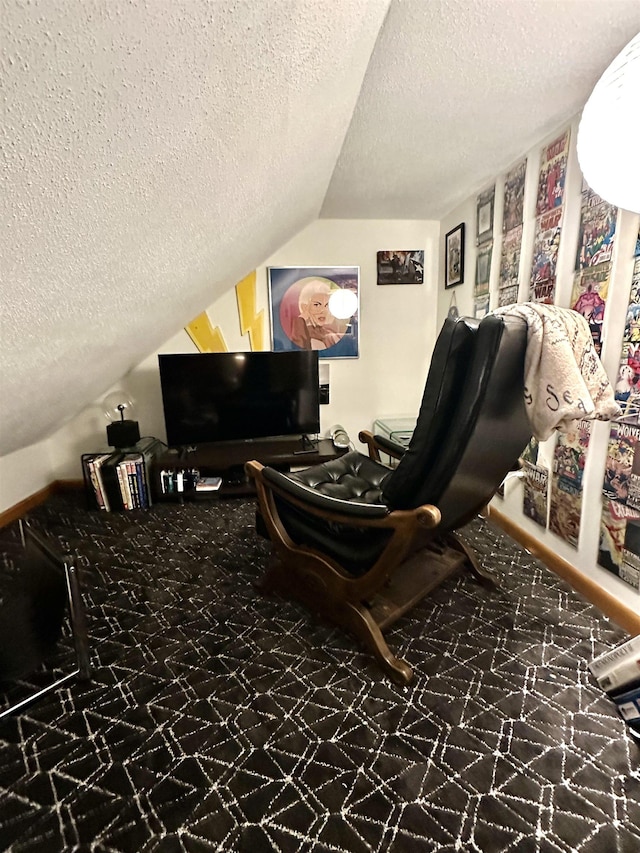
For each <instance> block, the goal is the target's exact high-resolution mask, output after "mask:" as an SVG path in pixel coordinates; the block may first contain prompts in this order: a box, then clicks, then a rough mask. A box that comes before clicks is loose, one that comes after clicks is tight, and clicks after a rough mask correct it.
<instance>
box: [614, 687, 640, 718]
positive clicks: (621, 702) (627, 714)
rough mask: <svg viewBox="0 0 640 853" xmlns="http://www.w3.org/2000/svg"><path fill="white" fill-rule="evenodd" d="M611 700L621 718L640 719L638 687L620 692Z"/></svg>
mask: <svg viewBox="0 0 640 853" xmlns="http://www.w3.org/2000/svg"><path fill="white" fill-rule="evenodd" d="M613 701H614V702H615V705H616V708H617V709H618V713H619V714H620V716H621V717H622V719H623V720H627V721H629V720H640V688H637V689H636V690H629V691H628V692H627V693H622V694H621V695H620V696H618V697H617V698H616V699H614V700H613Z"/></svg>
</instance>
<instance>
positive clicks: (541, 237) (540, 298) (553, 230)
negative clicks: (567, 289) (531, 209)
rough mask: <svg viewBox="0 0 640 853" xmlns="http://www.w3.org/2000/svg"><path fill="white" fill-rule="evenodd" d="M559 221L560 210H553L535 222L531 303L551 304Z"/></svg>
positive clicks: (559, 229)
mask: <svg viewBox="0 0 640 853" xmlns="http://www.w3.org/2000/svg"><path fill="white" fill-rule="evenodd" d="M561 221H562V208H561V209H559V210H554V211H552V212H551V213H546V214H544V216H541V217H540V218H539V219H537V220H536V234H535V239H534V244H533V265H532V269H531V283H530V288H529V299H530V301H531V302H545V303H547V304H549V305H552V304H553V297H554V293H555V287H556V264H557V260H558V248H559V246H560V231H561Z"/></svg>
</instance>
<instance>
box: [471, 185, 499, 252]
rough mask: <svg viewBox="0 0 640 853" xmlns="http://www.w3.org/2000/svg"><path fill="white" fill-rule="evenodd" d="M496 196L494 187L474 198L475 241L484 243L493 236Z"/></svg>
mask: <svg viewBox="0 0 640 853" xmlns="http://www.w3.org/2000/svg"><path fill="white" fill-rule="evenodd" d="M495 198H496V188H495V186H493V187H491V189H490V190H485V192H483V193H480V195H479V196H478V197H477V199H476V220H477V221H476V225H477V231H476V243H477V244H480V243H484V242H485V241H487V240H491V239H492V237H493V208H494V203H495Z"/></svg>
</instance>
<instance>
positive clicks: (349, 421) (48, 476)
mask: <svg viewBox="0 0 640 853" xmlns="http://www.w3.org/2000/svg"><path fill="white" fill-rule="evenodd" d="M439 233H440V232H439V225H438V223H437V222H424V221H398V220H393V221H384V222H383V221H376V220H374V221H362V220H318V221H316V222H314V223H313V224H311V225H309V226H308V227H307V228H305V229H304V230H303V231H301V232H300V233H299V234H298V235H297V236H296V237H295V238H294V239H293V240H291V241H290V242H289V243H287V244H285V245H284V246H282V247H281V248H280V249H279V250H278V251H277V252H276V253H275V254H274V255H272V256H271V257H270V258H268V259H267V260H266V261H265V263H264V264H263V265H262V266H261V267H259V268H258V269H257V275H256V279H257V294H258V304H257V308H258V310H259V309H261V308H262V309H264V311H265V321H264V322H265V323H266V329H267V341H269V330H270V326H269V311H268V308H269V306H268V285H267V267H268V266H298V265H300V266H314V265H315V266H327V265H332V266H333V265H337V266H359V267H360V357H359V358H358V359H330V360H329V365H330V366H329V372H330V404H329V405H327V406H321V409H320V414H321V430H322V432H323V433H326V432H327V431H328V430H329V428H330V427H331V425H332V424H335V423H341V424H342V425H343V426H344V427H345V428H346V430H347V432H348V433H349V435H350V437H351V439H352V440H353V441H354V443H355V444H356V445H357V446H360V445H358V442H357V435H358V432H359V430H361V429H365V428H366V429H370V428H371V427H372V425H373V421H374V420H375V418H377V417H380V416H382V415H393V414H407V413H415V412H417V409H418V407H419V405H420V400H421V396H422V391H423V388H424V381H425V378H426V372H427V369H428V365H429V359H430V356H431V351H432V349H433V344H434V341H435V336H436V306H437V289H438V283H437V279H438V243H439ZM389 249H424V251H425V275H424V279H425V280H424V284H422V285H384V286H379V285H377V284H376V253H377V252H378V251H385V250H389ZM207 313H208V315H209V318H210V320H211V323H212V325H213V326H214V327H215V326H219V327H220V329H221V330H222V332H223V334H224V337H225V341H226V343H227V347H228V348H229V350H247V349H249V348H250V343H249V338H248V336H246V335H245V336H243V335H242V334H241V331H240V324H239V320H238V308H237V303H236V296H235V288H231V289H230V290H229V291H227V292H226V293H225V294H223V296H222V297H220V298H219V299H217V300H216V301H215V302H214V303H213V304H212V305H211V306H210V307H209V308H208V309H207ZM195 351H196V347H195V345H194V343H193V342H192V340H191V338H190V337H189V335H188V334H187V333H186V332H185V331H184V330H180V331H178V332H177V333H176V335H175V336H174V337H173V338H171V339H170V340H168V341H166V343H165V344H164V345H163V346H162V347H161V348H160V349H159V350H158V352H195ZM158 352H156V353H154V354H153V355H152V356H150V357H149V358H147V359H145V360H144V361H143V362H142V363H141V364H139V365H138V366H137V367H135V368H134V369H133V370H132V371H131V372H130V373H129V374H128V375H127V376H126V377H124V378H123V380H122V382H121V383H118V385H117V386H114V389H111V390H115V388H123V389H126V391H127V392H128V393H130V394H131V395H132V396H133V397H134V399H135V400H136V403H137V412H136V416H137V418H138V420H139V422H140V430H141V433H142V434H143V435H156V436H157V437H158V438H161V439H163V440H164V439H165V438H166V433H165V428H164V420H163V415H162V398H161V393H160V382H159V376H158V362H157V354H158ZM105 396H106V395H105ZM107 423H108V420H107V418H106V417H105V416H104V415H103V413H102V409H101V405H100V401H96V402H95V403H94V404H93V405H92V406H89V407H88V408H87V409H86V410H85V411H84V412H82V414H81V415H80V416H79V417H77V418H75V419H74V420H72V421H70V422H69V423H68V424H66V425H65V426H64V427H63V428H62V429H60V430H59V431H58V432H57V433H56V434H55V435H54V436H52V438H50V439H49V440H48V441H47V442H45V443H43V446H42V447H41V448H40V447H39V446H38V451H37V453H36V454H35V455H33V454H32V451H33V448H27V449H26V450H25V451H22V452H20V453H16V454H14V455H13V456H9V457H5V458H4V459H2V460H0V463H1V465H2V467H1V469H0V470H1V471H2V473H3V478H2V479H3V482H4V483H10V484H11V488H10V489H8V490H7V491H6V492H5V491H4V490H3V492H2V494H0V511H2V510H3V509H6V508H8V507H10V506H13V505H14V504H15V503H17V502H18V501H20V500H22V499H23V498H26V497H28V496H29V495H30V494H33V492H34V491H37V489H39V488H41V487H42V486H43V485H46V484H47V483H49V482H51V481H52V480H55V479H64V478H80V477H81V476H82V473H81V466H80V454H82V453H85V452H89V451H91V450H96V449H100V448H102V447H103V446H104V445H105V441H106V433H105V429H106V426H107ZM25 460H27V461H28V468H29V470H31V469H33V471H34V478H30V477H25V476H24V462H25ZM36 472H37V476H36Z"/></svg>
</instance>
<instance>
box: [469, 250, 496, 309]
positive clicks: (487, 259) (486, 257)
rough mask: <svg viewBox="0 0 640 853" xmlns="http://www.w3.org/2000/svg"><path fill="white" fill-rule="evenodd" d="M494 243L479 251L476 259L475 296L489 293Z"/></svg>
mask: <svg viewBox="0 0 640 853" xmlns="http://www.w3.org/2000/svg"><path fill="white" fill-rule="evenodd" d="M492 253H493V242H491V243H489V244H487V245H485V246H482V248H480V249H478V255H477V258H476V286H475V289H474V296H484V295H485V294H488V293H489V276H490V274H491V255H492Z"/></svg>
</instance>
